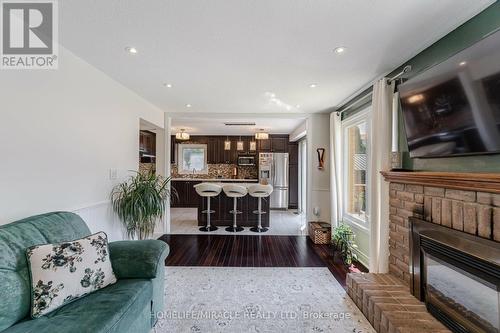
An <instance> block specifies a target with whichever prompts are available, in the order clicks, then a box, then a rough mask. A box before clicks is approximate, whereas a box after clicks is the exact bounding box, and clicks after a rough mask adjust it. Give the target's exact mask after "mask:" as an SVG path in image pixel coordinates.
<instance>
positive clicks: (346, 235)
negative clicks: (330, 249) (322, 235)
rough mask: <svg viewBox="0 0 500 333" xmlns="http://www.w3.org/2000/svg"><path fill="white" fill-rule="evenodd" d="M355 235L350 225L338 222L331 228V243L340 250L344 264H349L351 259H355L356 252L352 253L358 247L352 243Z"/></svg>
mask: <svg viewBox="0 0 500 333" xmlns="http://www.w3.org/2000/svg"><path fill="white" fill-rule="evenodd" d="M355 237H356V235H355V234H354V232H353V231H352V229H351V227H350V226H348V225H347V224H345V223H340V225H339V226H338V227H336V228H334V230H333V235H332V243H333V245H335V247H336V249H337V250H338V251H339V252H340V255H341V257H342V261H343V262H344V264H345V265H346V266H351V264H352V262H353V260H357V257H356V254H355V253H353V251H354V250H355V249H356V248H357V247H358V246H357V245H356V244H355V243H354V238H355Z"/></svg>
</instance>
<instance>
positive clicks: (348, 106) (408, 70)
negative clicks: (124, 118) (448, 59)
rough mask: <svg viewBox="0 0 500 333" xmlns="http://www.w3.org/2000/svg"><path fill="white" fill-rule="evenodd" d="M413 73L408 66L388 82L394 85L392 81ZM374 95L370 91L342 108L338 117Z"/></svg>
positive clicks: (338, 111)
mask: <svg viewBox="0 0 500 333" xmlns="http://www.w3.org/2000/svg"><path fill="white" fill-rule="evenodd" d="M410 71H411V65H406V66H405V67H404V68H403V70H402V71H401V72H399V73H398V74H396V75H394V76H393V77H391V78H389V79H388V80H387V82H388V83H392V81H394V80H397V79H399V78H401V76H403V75H405V74H406V73H408V72H410ZM372 94H373V92H372V91H369V92H367V93H366V94H364V95H362V96H361V97H359V98H358V99H356V100H355V101H352V102H351V103H349V104H347V105H346V106H344V107H342V109H341V110H337V111H336V112H337V115H340V114H342V113H344V112H345V111H347V110H349V109H350V108H351V107H352V106H353V105H354V104H357V103H359V101H362V100H363V99H365V98H367V97H369V96H371V95H372Z"/></svg>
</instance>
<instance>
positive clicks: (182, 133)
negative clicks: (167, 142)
mask: <svg viewBox="0 0 500 333" xmlns="http://www.w3.org/2000/svg"><path fill="white" fill-rule="evenodd" d="M189 137H190V136H189V133H187V132H185V129H184V128H181V131H180V132H177V133H175V138H176V139H177V140H183V141H185V140H189Z"/></svg>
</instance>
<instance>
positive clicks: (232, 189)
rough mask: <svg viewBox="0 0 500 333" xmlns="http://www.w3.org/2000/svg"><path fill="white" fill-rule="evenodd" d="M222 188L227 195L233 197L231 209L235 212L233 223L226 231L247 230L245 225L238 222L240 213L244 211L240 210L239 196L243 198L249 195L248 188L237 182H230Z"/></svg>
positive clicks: (232, 212)
mask: <svg viewBox="0 0 500 333" xmlns="http://www.w3.org/2000/svg"><path fill="white" fill-rule="evenodd" d="M222 190H223V191H224V193H225V194H226V196H227V197H229V198H233V209H232V210H231V211H230V213H231V214H233V225H232V226H230V227H227V228H226V231H229V232H240V231H243V230H245V229H244V228H243V227H241V226H238V225H237V223H236V220H237V216H238V214H241V213H242V212H241V211H239V210H238V208H237V206H238V198H243V197H244V196H246V195H247V193H248V190H247V188H246V187H244V186H241V185H235V184H228V185H224V186H223V187H222Z"/></svg>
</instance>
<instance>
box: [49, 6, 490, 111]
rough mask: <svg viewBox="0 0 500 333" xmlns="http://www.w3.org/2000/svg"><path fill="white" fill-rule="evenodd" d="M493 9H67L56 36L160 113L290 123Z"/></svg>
mask: <svg viewBox="0 0 500 333" xmlns="http://www.w3.org/2000/svg"><path fill="white" fill-rule="evenodd" d="M493 2H494V0H474V1H471V0H439V1H436V0H411V1H410V0H407V1H394V0H377V1H373V0H358V1H345V0H315V1H311V0H272V1H269V0H253V1H250V0H210V1H201V0H198V1H195V0H168V1H166V0H148V1H137V0H106V1H103V0H64V1H60V2H59V4H60V17H61V19H60V37H61V43H62V44H63V46H65V47H66V48H68V49H70V50H71V51H73V52H74V53H75V54H77V55H78V56H80V57H82V58H83V59H85V60H86V61H88V62H89V63H91V64H93V65H94V66H95V67H97V68H99V69H101V70H102V71H104V72H105V73H107V74H108V75H110V76H111V77H113V78H114V79H116V80H117V81H119V82H121V83H122V84H124V85H125V86H127V87H129V88H131V89H133V90H134V91H136V92H137V93H139V94H140V95H142V96H143V97H145V98H146V99H148V100H149V101H151V102H152V103H154V104H156V105H157V106H159V107H160V108H162V109H163V110H165V111H170V112H184V113H188V112H195V113H247V114H248V113H250V114H252V113H281V114H283V117H284V118H288V116H287V114H289V113H302V114H303V113H312V112H320V111H324V110H325V109H328V108H331V107H334V106H336V105H338V104H339V103H341V102H342V101H343V100H345V99H346V98H347V97H348V96H350V95H351V94H353V93H354V92H355V91H357V90H358V89H360V88H361V87H363V86H365V85H366V84H368V83H369V82H371V81H372V80H373V79H374V78H377V77H379V76H380V75H383V74H385V73H387V72H389V71H391V70H392V69H394V68H396V67H398V66H399V65H401V64H402V63H404V62H405V61H406V60H407V59H409V58H411V57H412V56H413V55H415V54H417V53H418V52H419V51H421V50H423V49H424V48H425V47H427V46H429V45H430V44H432V43H433V42H435V41H436V40H438V39H439V38H440V37H442V36H444V35H445V34H447V33H448V32H450V31H451V30H453V29H454V28H456V27H457V26H458V25H460V24H461V23H463V22H465V21H466V20H468V19H469V18H471V17H473V16H474V15H475V14H477V13H479V12H480V11H481V10H482V9H484V8H485V7H486V6H487V5H489V4H491V3H493ZM127 46H133V47H136V48H137V49H138V51H139V53H138V54H136V55H131V54H128V53H127V52H125V50H124V49H125V48H126V47H127ZM337 46H344V47H346V48H347V51H346V52H345V53H344V54H342V55H340V56H339V55H336V54H335V53H334V52H332V50H333V49H334V48H335V47H337ZM163 83H171V84H172V85H173V87H172V88H166V87H164V86H163ZM311 83H315V84H317V85H318V87H317V88H314V89H312V88H309V84H311ZM266 92H267V93H268V94H266ZM269 93H274V94H275V97H274V99H273V98H272V96H271V95H270V94H269ZM188 103H189V104H191V105H192V107H191V108H186V104H188ZM297 104H300V108H298V109H297V108H295V105H297Z"/></svg>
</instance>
